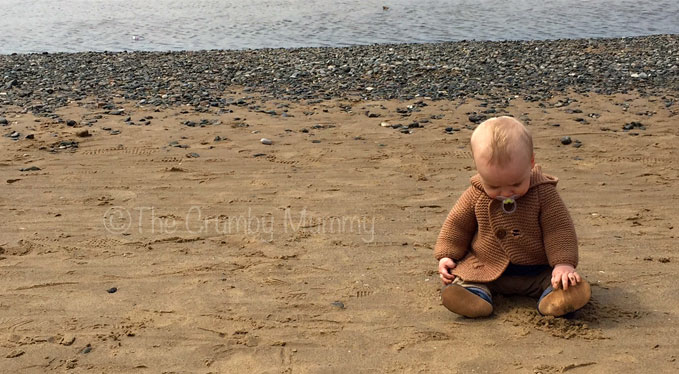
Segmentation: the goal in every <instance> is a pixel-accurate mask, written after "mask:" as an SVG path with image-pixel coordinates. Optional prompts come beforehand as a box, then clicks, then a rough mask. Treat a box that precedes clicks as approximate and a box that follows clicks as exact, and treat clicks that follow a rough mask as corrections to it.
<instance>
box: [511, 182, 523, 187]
mask: <svg viewBox="0 0 679 374" xmlns="http://www.w3.org/2000/svg"><path fill="white" fill-rule="evenodd" d="M522 183H523V182H519V183H514V184H513V185H512V187H519V186H521V184H522Z"/></svg>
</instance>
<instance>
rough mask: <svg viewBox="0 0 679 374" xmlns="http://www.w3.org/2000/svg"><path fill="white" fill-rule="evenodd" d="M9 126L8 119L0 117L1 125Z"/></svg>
mask: <svg viewBox="0 0 679 374" xmlns="http://www.w3.org/2000/svg"><path fill="white" fill-rule="evenodd" d="M7 124H8V122H7V118H5V117H0V125H2V126H5V125H7Z"/></svg>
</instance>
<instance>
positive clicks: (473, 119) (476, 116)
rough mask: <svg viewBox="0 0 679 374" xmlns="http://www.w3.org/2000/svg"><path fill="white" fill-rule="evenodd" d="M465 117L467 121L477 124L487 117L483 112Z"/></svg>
mask: <svg viewBox="0 0 679 374" xmlns="http://www.w3.org/2000/svg"><path fill="white" fill-rule="evenodd" d="M467 118H468V119H469V122H473V123H476V124H479V123H481V122H483V121H485V120H486V118H488V117H486V116H485V115H484V114H477V113H472V114H470V115H469V117H467Z"/></svg>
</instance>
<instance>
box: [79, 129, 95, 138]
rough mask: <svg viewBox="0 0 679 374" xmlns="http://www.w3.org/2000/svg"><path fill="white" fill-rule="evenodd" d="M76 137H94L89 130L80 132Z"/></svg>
mask: <svg viewBox="0 0 679 374" xmlns="http://www.w3.org/2000/svg"><path fill="white" fill-rule="evenodd" d="M75 135H76V136H79V137H81V138H86V137H88V136H92V134H90V132H89V131H87V130H81V131H78V132H76V133H75Z"/></svg>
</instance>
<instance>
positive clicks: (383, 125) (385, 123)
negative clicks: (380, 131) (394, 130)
mask: <svg viewBox="0 0 679 374" xmlns="http://www.w3.org/2000/svg"><path fill="white" fill-rule="evenodd" d="M380 126H382V127H389V126H391V124H390V123H389V122H382V123H380Z"/></svg>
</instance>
